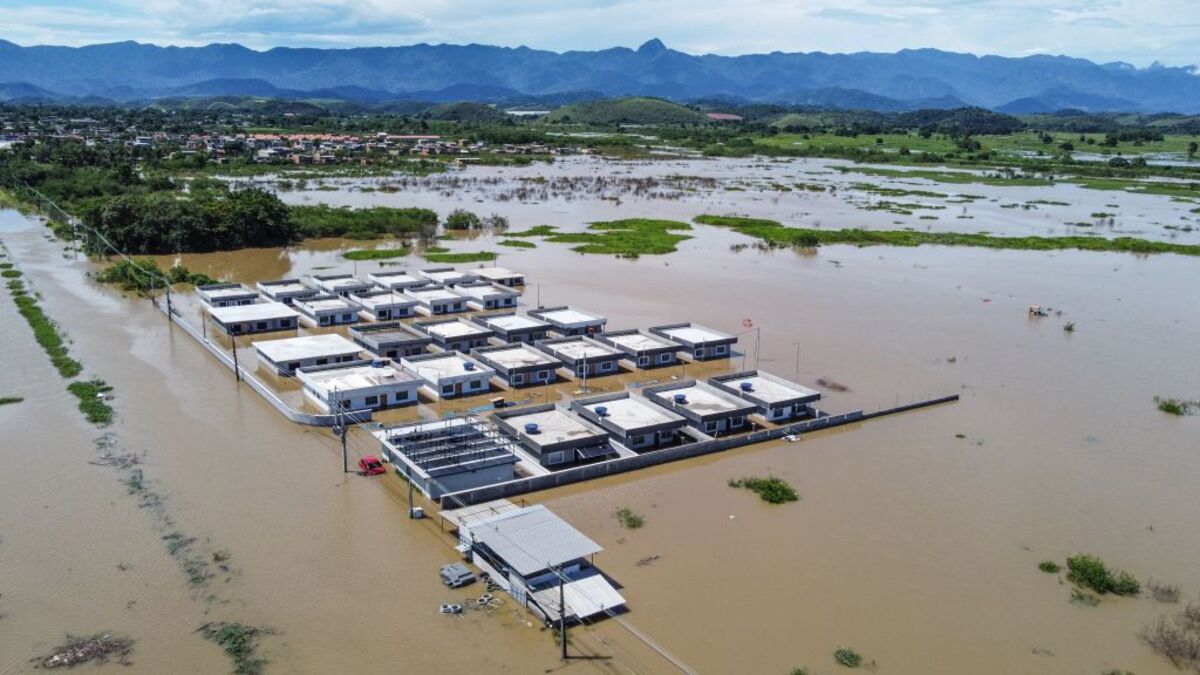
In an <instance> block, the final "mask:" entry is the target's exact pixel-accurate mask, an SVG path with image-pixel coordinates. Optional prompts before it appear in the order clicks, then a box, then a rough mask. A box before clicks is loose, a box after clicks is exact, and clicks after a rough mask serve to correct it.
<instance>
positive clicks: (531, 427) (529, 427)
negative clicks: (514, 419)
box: [525, 422, 538, 434]
mask: <svg viewBox="0 0 1200 675" xmlns="http://www.w3.org/2000/svg"><path fill="white" fill-rule="evenodd" d="M537 432H538V425H537V424H535V423H534V422H530V423H529V424H526V425H525V433H527V434H536V433H537Z"/></svg>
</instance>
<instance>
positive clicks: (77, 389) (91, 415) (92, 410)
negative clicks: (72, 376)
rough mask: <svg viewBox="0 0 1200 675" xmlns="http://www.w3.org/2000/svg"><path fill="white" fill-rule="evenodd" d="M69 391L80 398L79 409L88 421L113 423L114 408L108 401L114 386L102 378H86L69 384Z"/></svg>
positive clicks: (101, 423)
mask: <svg viewBox="0 0 1200 675" xmlns="http://www.w3.org/2000/svg"><path fill="white" fill-rule="evenodd" d="M67 391H69V392H71V393H72V394H74V395H75V398H77V399H79V411H80V412H82V413H83V416H84V417H86V418H87V421H89V422H91V423H92V424H95V425H96V426H100V427H103V426H108V425H109V424H110V423H112V419H113V409H112V406H110V405H109V404H108V403H107V398H108V397H107V396H106V395H107V394H108V392H110V391H112V386H110V385H109V384H108V383H106V382H105V381H104V380H101V379H100V378H93V379H91V380H84V381H80V382H72V383H71V384H69V385H67Z"/></svg>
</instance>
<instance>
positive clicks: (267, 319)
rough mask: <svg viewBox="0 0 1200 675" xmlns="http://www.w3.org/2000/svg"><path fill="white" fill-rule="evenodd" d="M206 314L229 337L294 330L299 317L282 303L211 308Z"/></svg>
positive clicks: (257, 303)
mask: <svg viewBox="0 0 1200 675" xmlns="http://www.w3.org/2000/svg"><path fill="white" fill-rule="evenodd" d="M208 313H209V315H210V316H211V317H212V319H213V322H215V323H216V324H217V325H218V326H220V327H221V328H222V329H223V330H224V331H225V332H226V333H228V334H230V335H244V334H247V333H269V332H271V331H279V330H294V329H295V328H296V327H297V326H298V325H299V320H300V315H299V314H298V313H297V312H296V311H295V310H293V309H292V308H291V307H288V306H287V305H285V304H283V303H282V302H256V303H254V304H252V305H231V306H228V307H211V308H209V310H208Z"/></svg>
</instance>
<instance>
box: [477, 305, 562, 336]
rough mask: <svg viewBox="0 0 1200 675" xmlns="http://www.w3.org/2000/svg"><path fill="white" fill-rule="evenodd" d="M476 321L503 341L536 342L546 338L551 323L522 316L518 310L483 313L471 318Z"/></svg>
mask: <svg viewBox="0 0 1200 675" xmlns="http://www.w3.org/2000/svg"><path fill="white" fill-rule="evenodd" d="M471 320H472V321H474V322H475V323H477V324H479V325H480V326H483V327H485V328H489V329H491V330H492V332H494V333H495V334H496V337H497V338H498V339H499V340H501V341H503V342H527V343H534V342H537V341H538V340H545V339H546V335H547V333H548V332H549V330H550V324H548V323H546V322H545V321H542V320H541V319H534V318H532V317H528V316H521V315H519V314H517V313H516V312H509V313H506V314H481V315H479V316H476V317H472V319H471Z"/></svg>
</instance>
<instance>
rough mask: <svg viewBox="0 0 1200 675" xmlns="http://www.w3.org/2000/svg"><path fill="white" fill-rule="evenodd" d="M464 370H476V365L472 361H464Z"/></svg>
mask: <svg viewBox="0 0 1200 675" xmlns="http://www.w3.org/2000/svg"><path fill="white" fill-rule="evenodd" d="M463 370H475V364H474V363H471V362H470V361H463Z"/></svg>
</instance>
